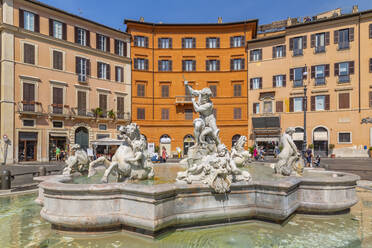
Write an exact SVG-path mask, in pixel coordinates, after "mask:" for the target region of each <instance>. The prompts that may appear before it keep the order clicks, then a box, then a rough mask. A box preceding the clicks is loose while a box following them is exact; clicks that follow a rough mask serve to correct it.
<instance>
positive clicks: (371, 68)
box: [369, 58, 372, 72]
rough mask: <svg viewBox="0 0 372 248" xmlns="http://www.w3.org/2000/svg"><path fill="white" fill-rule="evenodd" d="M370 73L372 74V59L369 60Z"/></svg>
mask: <svg viewBox="0 0 372 248" xmlns="http://www.w3.org/2000/svg"><path fill="white" fill-rule="evenodd" d="M369 72H372V58H371V59H369Z"/></svg>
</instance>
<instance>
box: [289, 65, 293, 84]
mask: <svg viewBox="0 0 372 248" xmlns="http://www.w3.org/2000/svg"><path fill="white" fill-rule="evenodd" d="M293 79H294V75H293V68H291V69H289V80H290V81H293Z"/></svg>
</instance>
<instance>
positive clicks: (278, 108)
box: [275, 101, 283, 113]
mask: <svg viewBox="0 0 372 248" xmlns="http://www.w3.org/2000/svg"><path fill="white" fill-rule="evenodd" d="M275 105H276V106H275V111H276V112H278V113H281V112H283V101H276V103H275Z"/></svg>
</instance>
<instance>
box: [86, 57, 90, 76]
mask: <svg viewBox="0 0 372 248" xmlns="http://www.w3.org/2000/svg"><path fill="white" fill-rule="evenodd" d="M86 61H87V75H88V76H90V67H91V66H90V59H87V60H86Z"/></svg>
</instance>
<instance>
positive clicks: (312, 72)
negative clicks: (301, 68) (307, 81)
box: [311, 65, 315, 78]
mask: <svg viewBox="0 0 372 248" xmlns="http://www.w3.org/2000/svg"><path fill="white" fill-rule="evenodd" d="M311 78H315V66H314V65H313V66H311Z"/></svg>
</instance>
